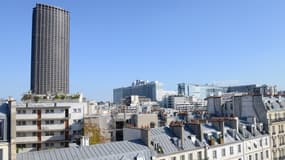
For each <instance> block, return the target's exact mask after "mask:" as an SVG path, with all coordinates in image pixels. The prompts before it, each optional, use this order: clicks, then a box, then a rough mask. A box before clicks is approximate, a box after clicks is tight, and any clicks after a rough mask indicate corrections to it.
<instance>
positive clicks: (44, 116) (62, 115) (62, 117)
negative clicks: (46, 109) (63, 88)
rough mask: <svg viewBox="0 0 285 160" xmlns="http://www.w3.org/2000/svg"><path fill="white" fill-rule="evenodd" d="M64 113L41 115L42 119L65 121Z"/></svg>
mask: <svg viewBox="0 0 285 160" xmlns="http://www.w3.org/2000/svg"><path fill="white" fill-rule="evenodd" d="M65 118H66V117H65V113H48V114H42V119H65Z"/></svg>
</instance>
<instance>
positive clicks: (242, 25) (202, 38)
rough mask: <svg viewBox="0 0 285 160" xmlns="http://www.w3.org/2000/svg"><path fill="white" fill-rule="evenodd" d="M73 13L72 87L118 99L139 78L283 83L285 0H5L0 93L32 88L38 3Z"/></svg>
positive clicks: (172, 82)
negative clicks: (116, 91)
mask: <svg viewBox="0 0 285 160" xmlns="http://www.w3.org/2000/svg"><path fill="white" fill-rule="evenodd" d="M36 3H47V4H51V5H55V6H59V7H61V8H64V9H66V10H69V11H70V12H71V24H70V25H71V32H70V36H71V39H70V90H71V92H78V91H79V92H82V93H83V94H84V95H85V96H86V97H87V98H90V99H95V100H112V89H113V88H117V87H121V86H127V85H129V84H130V83H131V82H132V81H133V80H135V79H146V80H158V81H161V82H162V83H163V84H164V88H166V89H173V90H175V89H176V84H177V83H178V82H183V81H187V82H193V83H201V84H204V83H212V82H224V81H226V82H229V81H230V82H232V81H234V82H239V83H243V84H244V83H258V84H264V83H266V84H277V85H278V86H279V88H280V89H285V81H284V80H285V76H284V68H285V63H284V61H285V10H284V8H285V1H284V0H82V1H71V0H49V1H47V0H37V1H35V0H30V1H28V0H4V1H1V5H0V20H1V23H0V59H1V63H0V68H1V79H0V89H1V91H0V97H3V98H6V97H7V96H13V97H16V98H19V97H20V96H21V95H22V94H23V93H24V92H26V91H28V90H29V88H30V59H31V30H32V29H31V24H32V8H33V7H34V6H35V4H36Z"/></svg>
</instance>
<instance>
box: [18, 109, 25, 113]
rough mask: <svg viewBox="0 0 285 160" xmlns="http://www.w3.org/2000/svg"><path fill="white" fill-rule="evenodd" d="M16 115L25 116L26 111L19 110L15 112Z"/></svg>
mask: <svg viewBox="0 0 285 160" xmlns="http://www.w3.org/2000/svg"><path fill="white" fill-rule="evenodd" d="M17 114H26V110H22V109H19V110H17Z"/></svg>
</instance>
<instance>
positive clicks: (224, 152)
mask: <svg viewBox="0 0 285 160" xmlns="http://www.w3.org/2000/svg"><path fill="white" fill-rule="evenodd" d="M222 156H223V157H224V156H226V149H225V148H223V149H222Z"/></svg>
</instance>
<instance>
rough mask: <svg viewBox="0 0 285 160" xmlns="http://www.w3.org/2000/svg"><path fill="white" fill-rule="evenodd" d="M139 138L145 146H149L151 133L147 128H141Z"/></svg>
mask: <svg viewBox="0 0 285 160" xmlns="http://www.w3.org/2000/svg"><path fill="white" fill-rule="evenodd" d="M141 138H142V141H143V143H144V144H145V145H146V146H147V147H150V146H151V133H150V129H149V128H142V129H141Z"/></svg>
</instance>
